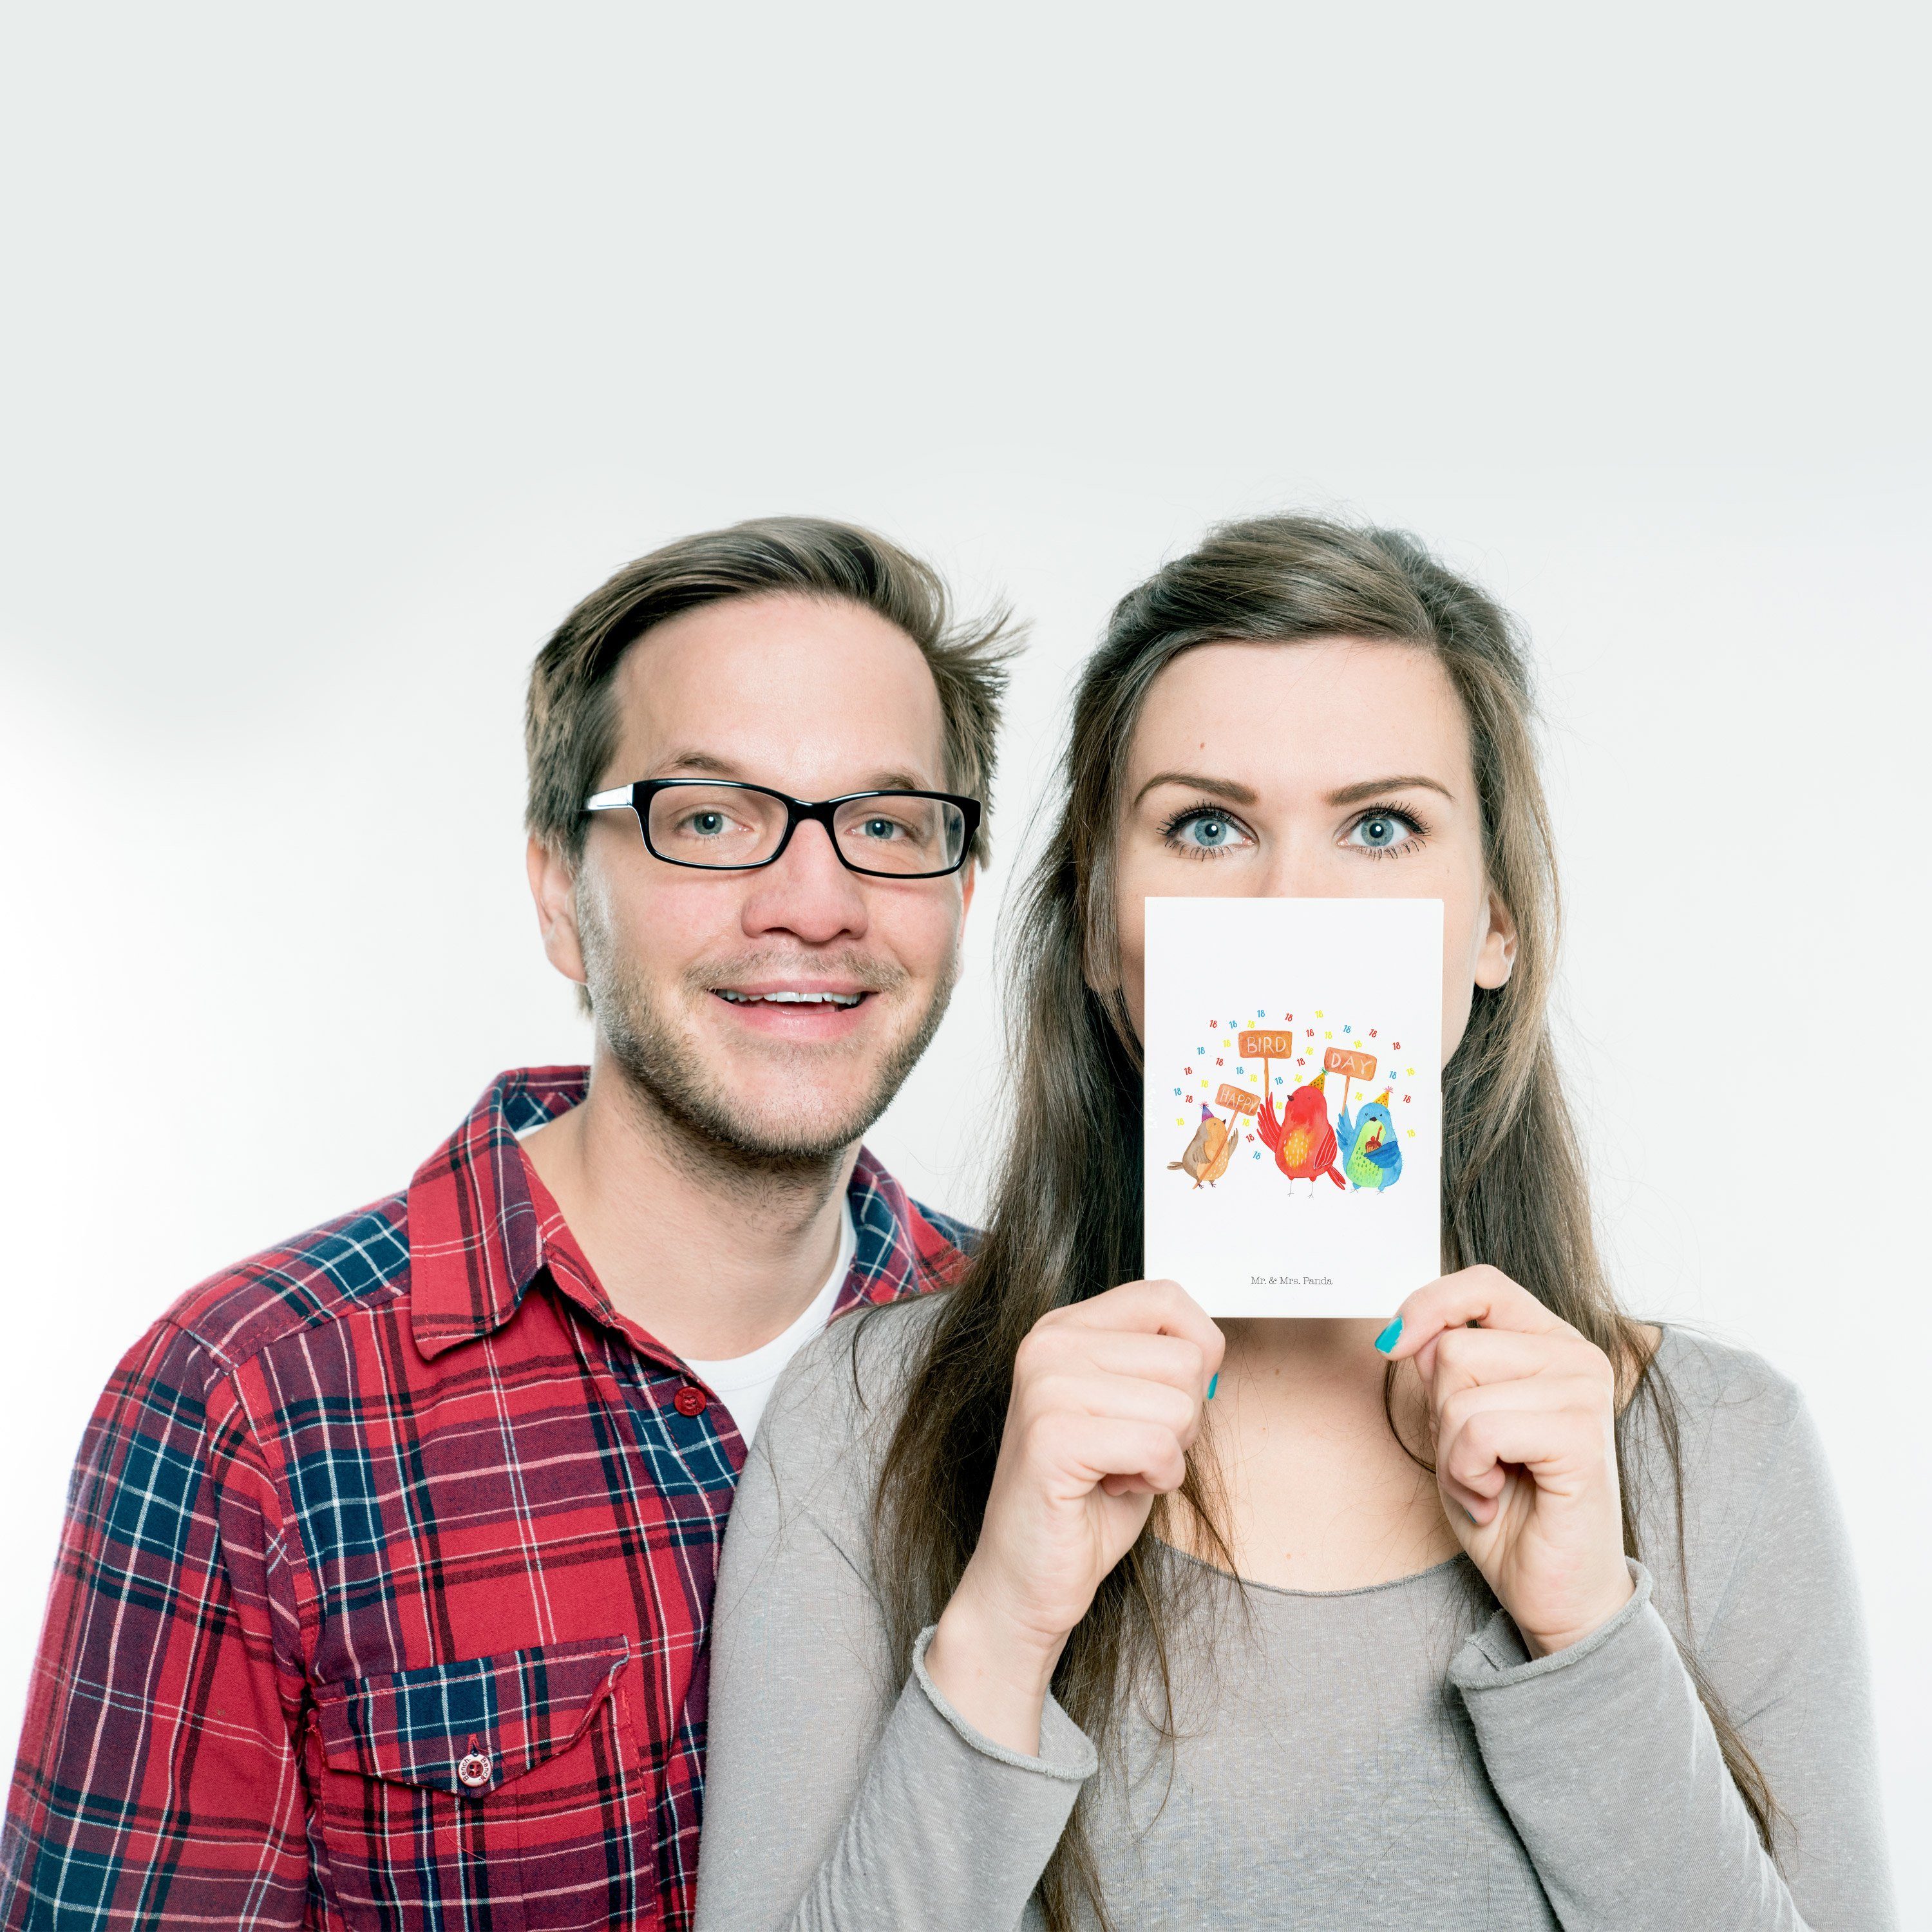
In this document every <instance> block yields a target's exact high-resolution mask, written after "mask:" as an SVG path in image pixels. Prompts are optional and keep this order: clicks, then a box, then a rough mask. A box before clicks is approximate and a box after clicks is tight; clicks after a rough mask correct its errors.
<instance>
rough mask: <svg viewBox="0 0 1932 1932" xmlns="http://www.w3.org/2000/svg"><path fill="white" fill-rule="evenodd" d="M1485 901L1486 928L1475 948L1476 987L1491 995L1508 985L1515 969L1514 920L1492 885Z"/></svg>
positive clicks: (1500, 894) (1500, 895)
mask: <svg viewBox="0 0 1932 1932" xmlns="http://www.w3.org/2000/svg"><path fill="white" fill-rule="evenodd" d="M1489 901H1490V918H1489V926H1488V928H1487V930H1486V931H1485V932H1484V935H1483V938H1482V942H1481V944H1480V945H1479V946H1478V947H1477V949H1476V984H1477V985H1478V986H1484V987H1487V989H1489V990H1490V992H1495V991H1496V989H1498V988H1499V986H1508V984H1509V976H1510V975H1511V973H1513V972H1514V971H1515V970H1516V921H1515V919H1514V918H1512V917H1511V914H1510V909H1509V907H1508V906H1506V905H1505V904H1504V903H1503V898H1502V893H1500V892H1498V891H1497V890H1496V888H1495V887H1494V886H1491V887H1490V892H1489Z"/></svg>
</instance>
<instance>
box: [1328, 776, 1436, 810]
mask: <svg viewBox="0 0 1932 1932" xmlns="http://www.w3.org/2000/svg"><path fill="white" fill-rule="evenodd" d="M1418 788H1419V789H1421V790H1424V791H1436V792H1440V793H1442V796H1444V797H1445V798H1446V799H1448V801H1449V802H1450V803H1451V805H1454V803H1455V802H1456V794H1455V793H1454V792H1452V791H1451V790H1450V789H1449V787H1448V786H1447V785H1445V784H1437V783H1436V781H1435V779H1433V778H1370V779H1369V780H1367V781H1366V782H1365V783H1364V784H1352V785H1344V786H1343V787H1342V789H1341V790H1340V791H1331V793H1329V794H1328V803H1329V804H1331V805H1360V804H1361V802H1363V800H1364V799H1371V798H1374V797H1375V796H1377V795H1378V794H1379V793H1383V792H1391V791H1414V790H1418Z"/></svg>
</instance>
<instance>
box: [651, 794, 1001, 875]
mask: <svg viewBox="0 0 1932 1932" xmlns="http://www.w3.org/2000/svg"><path fill="white" fill-rule="evenodd" d="M832 818H833V822H834V823H835V826H836V827H837V832H838V849H839V850H840V851H841V853H843V854H844V858H845V860H846V862H847V864H848V865H855V866H856V867H857V868H859V870H860V871H867V872H885V873H894V874H901V875H902V876H906V877H912V876H916V875H917V874H920V873H922V872H945V871H950V870H951V869H952V868H953V867H954V866H956V865H958V864H959V859H960V856H961V854H962V851H963V850H964V849H965V842H966V820H965V814H964V813H962V811H960V809H959V807H958V806H957V805H948V804H947V803H945V802H944V801H943V800H941V799H931V798H921V797H919V796H917V795H916V793H911V792H881V793H876V794H875V795H874V796H871V797H870V798H859V799H850V800H848V801H847V802H846V803H845V804H844V805H840V806H839V807H838V809H837V810H836V811H835V812H834V813H833V814H832ZM784 829H785V808H784V805H783V804H782V803H781V802H780V801H779V800H778V799H775V798H773V797H772V796H770V795H769V793H765V792H761V791H754V790H749V789H748V788H747V787H744V786H742V785H734V784H679V785H671V786H669V787H667V788H666V789H665V790H662V791H661V792H659V793H657V794H656V796H655V797H653V798H652V800H651V802H650V827H649V830H650V846H651V850H652V851H654V852H655V853H657V855H658V857H659V858H661V859H669V860H670V861H671V862H672V863H673V864H674V865H705V866H715V867H721V868H729V867H735V866H739V865H762V864H763V862H765V861H766V859H769V858H770V857H771V856H772V853H775V851H776V850H778V844H779V841H781V839H782V838H784Z"/></svg>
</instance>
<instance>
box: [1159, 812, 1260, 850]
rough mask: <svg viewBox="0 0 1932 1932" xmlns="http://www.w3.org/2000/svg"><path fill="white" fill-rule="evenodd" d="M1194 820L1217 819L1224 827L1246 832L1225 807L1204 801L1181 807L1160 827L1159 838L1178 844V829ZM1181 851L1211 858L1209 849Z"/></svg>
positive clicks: (1195, 847)
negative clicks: (1234, 827)
mask: <svg viewBox="0 0 1932 1932" xmlns="http://www.w3.org/2000/svg"><path fill="white" fill-rule="evenodd" d="M1196 818H1218V819H1219V820H1221V822H1222V823H1223V824H1224V825H1232V826H1238V827H1239V828H1240V829H1241V830H1242V831H1243V832H1246V831H1247V826H1244V825H1243V824H1242V823H1241V820H1239V819H1238V818H1237V817H1235V815H1234V814H1233V813H1232V812H1231V811H1229V810H1228V809H1227V808H1226V807H1225V806H1223V805H1216V804H1214V803H1213V802H1211V801H1210V800H1204V801H1202V802H1201V803H1200V804H1199V805H1184V806H1182V808H1181V810H1180V811H1177V812H1176V813H1175V814H1174V815H1173V816H1172V817H1171V818H1169V819H1168V820H1166V822H1165V823H1163V825H1162V826H1161V828H1160V835H1161V836H1162V838H1165V839H1166V841H1168V842H1169V844H1176V843H1178V839H1177V837H1176V835H1177V834H1178V832H1180V830H1181V827H1182V826H1184V825H1186V824H1187V823H1189V822H1190V820H1193V819H1196ZM1183 849H1184V850H1190V851H1193V852H1197V853H1199V854H1200V855H1201V856H1202V857H1203V858H1207V857H1209V856H1211V852H1210V850H1209V848H1208V847H1206V846H1193V847H1183Z"/></svg>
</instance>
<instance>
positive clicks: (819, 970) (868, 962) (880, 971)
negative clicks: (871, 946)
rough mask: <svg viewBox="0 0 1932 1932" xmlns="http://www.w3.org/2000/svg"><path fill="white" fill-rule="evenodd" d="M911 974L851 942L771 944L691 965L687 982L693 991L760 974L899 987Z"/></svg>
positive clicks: (749, 980)
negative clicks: (796, 947) (779, 948)
mask: <svg viewBox="0 0 1932 1932" xmlns="http://www.w3.org/2000/svg"><path fill="white" fill-rule="evenodd" d="M911 979H912V975H911V974H910V973H909V972H907V971H906V969H905V968H904V967H903V966H901V965H900V964H899V963H898V961H896V960H895V959H884V958H882V957H880V956H879V955H877V954H876V953H860V952H859V951H856V950H854V949H853V948H850V947H845V948H841V950H839V951H838V952H836V953H795V952H775V951H772V950H770V949H769V948H765V949H761V950H759V951H757V952H753V953H734V954H733V955H732V956H730V958H728V959H708V960H706V961H705V962H704V963H703V965H698V966H693V967H691V968H688V970H687V971H685V974H684V983H685V985H686V986H688V987H689V988H690V989H691V991H692V992H699V993H710V992H716V991H718V989H720V988H724V987H735V986H746V985H750V984H753V983H756V982H757V981H760V980H804V981H806V982H811V981H819V982H825V981H830V982H832V983H836V984H839V985H842V986H850V987H851V988H853V989H854V990H855V991H857V992H867V993H896V992H898V991H899V990H900V989H901V988H902V987H904V986H906V985H907V984H908V983H910V980H911Z"/></svg>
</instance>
